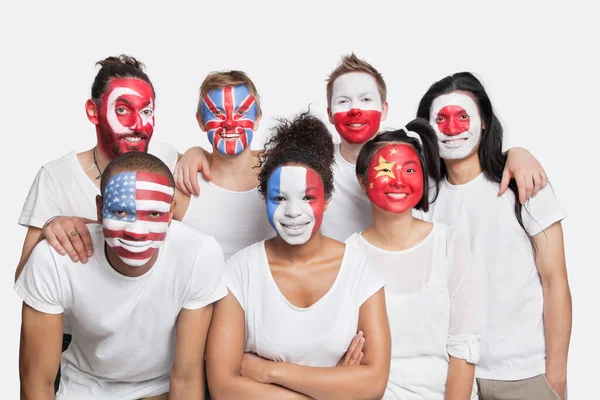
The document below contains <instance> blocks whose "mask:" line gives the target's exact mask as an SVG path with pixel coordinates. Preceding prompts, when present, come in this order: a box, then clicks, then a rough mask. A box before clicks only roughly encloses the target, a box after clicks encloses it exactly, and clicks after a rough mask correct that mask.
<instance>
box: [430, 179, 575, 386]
mask: <svg viewBox="0 0 600 400" xmlns="http://www.w3.org/2000/svg"><path fill="white" fill-rule="evenodd" d="M499 187H500V185H499V184H497V183H494V182H492V181H490V180H488V179H487V178H486V177H485V175H484V174H483V173H481V174H480V175H478V176H477V177H476V178H475V179H473V180H472V181H470V182H468V183H466V184H464V185H452V184H450V183H449V182H448V181H447V180H444V181H443V182H442V183H441V185H440V193H439V196H438V198H437V200H436V201H435V202H434V203H433V204H432V205H431V207H430V210H429V212H428V213H426V214H424V215H423V218H424V219H425V220H428V221H433V222H436V223H437V222H442V223H445V224H448V225H451V226H453V227H455V228H456V229H458V230H459V231H460V232H461V233H462V234H464V235H465V237H467V238H468V239H469V241H470V247H471V251H472V253H473V260H474V265H475V267H476V268H478V270H479V274H480V276H481V278H482V294H483V302H482V304H483V313H482V316H483V324H482V339H481V358H480V360H479V364H478V365H477V370H476V376H477V377H478V378H483V379H497V380H520V379H527V378H531V377H533V376H536V375H539V374H543V373H544V372H545V370H546V368H545V361H546V346H545V337H544V321H543V315H542V312H543V303H544V298H543V293H542V284H541V280H540V276H539V273H538V271H537V266H536V264H535V260H534V255H533V250H532V245H531V243H530V241H529V239H528V238H527V236H526V234H525V232H524V231H523V229H522V228H521V226H520V225H519V223H518V222H517V219H516V217H515V213H514V205H515V196H514V194H513V192H512V191H511V190H507V191H506V193H504V194H503V195H502V196H498V191H499ZM521 215H522V217H523V223H524V225H525V228H526V229H527V231H528V232H529V234H530V235H531V236H535V235H536V234H538V233H540V232H542V231H543V230H544V229H546V228H548V227H549V226H550V225H552V224H553V223H555V222H557V221H560V220H562V219H563V218H565V217H566V213H565V211H564V210H563V209H562V208H561V206H560V204H559V202H558V200H557V199H556V196H555V194H554V190H553V189H552V185H551V184H550V183H548V185H547V186H546V187H545V188H544V189H542V190H541V191H539V192H538V193H537V195H536V196H535V197H533V198H531V199H529V200H528V201H527V203H526V204H525V206H524V207H523V210H522V212H521Z"/></svg>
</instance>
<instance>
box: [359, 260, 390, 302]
mask: <svg viewBox="0 0 600 400" xmlns="http://www.w3.org/2000/svg"><path fill="white" fill-rule="evenodd" d="M353 257H357V259H358V261H359V262H358V263H357V264H355V265H357V270H356V275H355V279H356V280H355V284H354V294H353V296H352V297H353V298H355V299H356V300H357V301H358V306H359V307H360V306H362V304H363V303H364V302H365V301H367V300H368V299H369V298H370V297H371V296H373V295H374V294H375V293H376V292H377V291H378V290H379V289H381V288H382V287H384V286H385V280H384V278H383V274H382V273H381V270H380V269H379V266H378V265H377V264H376V263H375V261H374V260H373V259H372V258H371V257H369V256H367V255H366V254H364V253H362V252H360V251H359V250H354V255H353Z"/></svg>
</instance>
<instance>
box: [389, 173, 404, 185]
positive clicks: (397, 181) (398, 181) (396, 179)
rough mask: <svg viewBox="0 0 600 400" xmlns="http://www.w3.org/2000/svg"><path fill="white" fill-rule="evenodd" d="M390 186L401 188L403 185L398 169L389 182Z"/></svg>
mask: <svg viewBox="0 0 600 400" xmlns="http://www.w3.org/2000/svg"><path fill="white" fill-rule="evenodd" d="M390 183H391V185H392V186H394V187H397V188H401V187H404V179H403V178H402V174H401V173H400V171H396V173H395V174H394V179H392V181H391V182H390Z"/></svg>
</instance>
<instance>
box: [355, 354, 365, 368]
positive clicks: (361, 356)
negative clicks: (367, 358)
mask: <svg viewBox="0 0 600 400" xmlns="http://www.w3.org/2000/svg"><path fill="white" fill-rule="evenodd" d="M364 355H365V353H363V352H362V351H361V352H360V356H358V361H357V362H356V365H360V363H361V362H362V359H363V357H364Z"/></svg>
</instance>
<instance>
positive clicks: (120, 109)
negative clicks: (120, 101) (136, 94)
mask: <svg viewBox="0 0 600 400" xmlns="http://www.w3.org/2000/svg"><path fill="white" fill-rule="evenodd" d="M115 112H116V113H117V114H119V115H125V114H128V113H129V110H128V109H126V108H125V107H118V108H117V109H116V110H115Z"/></svg>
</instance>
